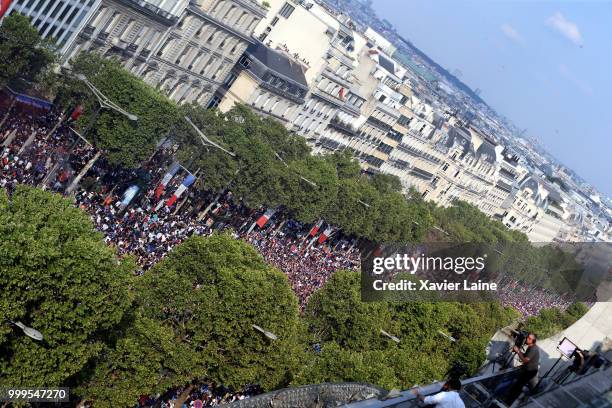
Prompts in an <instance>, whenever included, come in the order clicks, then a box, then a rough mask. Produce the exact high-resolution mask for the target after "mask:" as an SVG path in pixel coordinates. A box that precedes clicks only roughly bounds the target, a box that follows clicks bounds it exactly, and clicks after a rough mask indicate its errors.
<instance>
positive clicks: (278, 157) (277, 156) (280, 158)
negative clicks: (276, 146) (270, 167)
mask: <svg viewBox="0 0 612 408" xmlns="http://www.w3.org/2000/svg"><path fill="white" fill-rule="evenodd" d="M274 155H275V156H276V158H277V159H278V160H280V161H281V163H283V164H284V165H285V167H287V168H289V165H288V164H287V163H286V162H285V161H284V160H283V158H282V157H280V155H279V154H278V153H276V152H274ZM296 173H297V172H296ZM297 174H298V176H300V178H301V179H302V180H304V181H305V182H306V183H308V184H310V185H311V186H313V187H317V184H316V183H315V182H314V181H310V180H308V179H307V178H306V177H304V176H302V175H301V174H299V173H297Z"/></svg>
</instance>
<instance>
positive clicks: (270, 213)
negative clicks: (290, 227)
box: [256, 209, 274, 228]
mask: <svg viewBox="0 0 612 408" xmlns="http://www.w3.org/2000/svg"><path fill="white" fill-rule="evenodd" d="M273 215H274V210H273V209H270V210H266V212H265V213H263V215H262V216H261V217H259V218H258V219H257V221H256V224H257V226H258V227H259V228H263V227H264V225H266V223H267V222H268V220H269V219H270V218H271V217H272V216H273Z"/></svg>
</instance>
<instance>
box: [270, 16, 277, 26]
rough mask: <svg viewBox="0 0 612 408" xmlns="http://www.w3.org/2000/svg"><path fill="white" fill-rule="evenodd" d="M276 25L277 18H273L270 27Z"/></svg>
mask: <svg viewBox="0 0 612 408" xmlns="http://www.w3.org/2000/svg"><path fill="white" fill-rule="evenodd" d="M276 23H278V16H275V17H274V18H273V19H272V22H270V25H271V26H272V27H274V26H275V25H276Z"/></svg>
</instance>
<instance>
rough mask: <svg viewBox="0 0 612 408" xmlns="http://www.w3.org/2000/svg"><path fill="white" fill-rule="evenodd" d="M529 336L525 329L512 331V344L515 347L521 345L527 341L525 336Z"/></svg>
mask: <svg viewBox="0 0 612 408" xmlns="http://www.w3.org/2000/svg"><path fill="white" fill-rule="evenodd" d="M528 336H529V332H528V331H525V330H519V331H514V330H513V331H512V338H513V339H514V345H515V346H516V347H519V348H521V347H523V346H524V345H525V342H526V341H527V337H528Z"/></svg>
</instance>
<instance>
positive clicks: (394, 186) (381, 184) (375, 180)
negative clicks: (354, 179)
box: [370, 173, 402, 194]
mask: <svg viewBox="0 0 612 408" xmlns="http://www.w3.org/2000/svg"><path fill="white" fill-rule="evenodd" d="M370 182H371V183H372V185H373V186H374V187H375V188H376V190H378V192H379V193H381V194H387V193H399V192H401V191H402V182H401V181H400V179H399V177H397V176H394V175H391V174H384V173H378V174H375V175H373V176H372V178H371V179H370Z"/></svg>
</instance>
